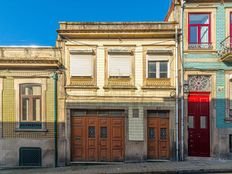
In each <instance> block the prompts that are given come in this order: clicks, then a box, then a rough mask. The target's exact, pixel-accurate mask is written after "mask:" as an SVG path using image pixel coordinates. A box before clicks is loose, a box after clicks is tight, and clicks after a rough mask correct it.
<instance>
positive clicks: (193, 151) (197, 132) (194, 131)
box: [188, 92, 210, 157]
mask: <svg viewBox="0 0 232 174" xmlns="http://www.w3.org/2000/svg"><path fill="white" fill-rule="evenodd" d="M194 96H196V101H197V103H198V104H199V102H200V101H199V99H200V96H206V97H207V98H205V99H206V101H207V105H208V111H203V112H206V113H207V114H208V115H207V118H208V119H207V124H206V126H207V128H206V129H203V128H201V127H200V124H201V123H200V116H202V115H201V114H202V113H200V112H202V111H200V107H201V106H203V107H207V106H204V105H203V104H204V103H203V104H202V105H193V106H194V107H195V108H191V109H190V107H192V105H190V101H189V100H190V99H191V98H192V97H193V98H192V99H194ZM203 99H204V98H203ZM190 110H194V112H195V114H194V115H192V114H193V113H190ZM190 114H191V115H190ZM203 114H204V115H203V116H205V113H203ZM189 116H194V128H189V126H188V155H189V156H202V157H208V156H210V93H209V92H190V93H189V99H188V119H189ZM202 137H203V138H202ZM206 143H207V144H206ZM202 144H203V146H202Z"/></svg>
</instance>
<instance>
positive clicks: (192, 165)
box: [0, 160, 232, 174]
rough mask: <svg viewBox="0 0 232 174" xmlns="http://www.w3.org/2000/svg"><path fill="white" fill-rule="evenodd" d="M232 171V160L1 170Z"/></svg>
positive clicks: (15, 173)
mask: <svg viewBox="0 0 232 174" xmlns="http://www.w3.org/2000/svg"><path fill="white" fill-rule="evenodd" d="M207 172H208V173H223V172H228V173H230V172H231V173H232V161H222V160H220V161H219V160H209V161H205V160H202V161H185V162H171V161H168V162H146V163H124V164H121V163H119V164H114V165H112V164H111V165H75V166H68V167H61V168H41V169H11V170H0V173H1V174H31V173H33V174H38V173H43V174H55V173H58V174H61V173H62V174H106V173H109V174H123V173H128V174H136V173H139V174H146V173H147V174H148V173H149V174H152V173H207Z"/></svg>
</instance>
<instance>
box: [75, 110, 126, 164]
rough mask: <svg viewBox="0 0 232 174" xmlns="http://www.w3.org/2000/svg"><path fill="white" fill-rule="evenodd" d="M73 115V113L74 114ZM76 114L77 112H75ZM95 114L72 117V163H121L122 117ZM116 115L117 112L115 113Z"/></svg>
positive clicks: (122, 151) (122, 145)
mask: <svg viewBox="0 0 232 174" xmlns="http://www.w3.org/2000/svg"><path fill="white" fill-rule="evenodd" d="M74 113H75V112H74ZM77 113H78V112H77ZM105 113H108V114H103V115H100V114H99V112H98V111H95V114H89V115H88V112H86V114H85V115H82V116H80V115H78V114H76V115H75V114H74V115H72V120H71V124H72V133H71V134H72V135H71V136H72V147H71V158H72V161H123V160H124V138H125V136H124V117H123V115H121V114H120V113H122V112H118V115H117V114H116V115H115V114H114V115H110V113H111V112H105ZM116 113H117V112H116Z"/></svg>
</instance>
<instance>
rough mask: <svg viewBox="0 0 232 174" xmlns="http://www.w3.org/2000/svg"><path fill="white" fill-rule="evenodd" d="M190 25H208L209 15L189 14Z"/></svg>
mask: <svg viewBox="0 0 232 174" xmlns="http://www.w3.org/2000/svg"><path fill="white" fill-rule="evenodd" d="M189 20H190V22H189V23H190V24H209V14H190V17H189Z"/></svg>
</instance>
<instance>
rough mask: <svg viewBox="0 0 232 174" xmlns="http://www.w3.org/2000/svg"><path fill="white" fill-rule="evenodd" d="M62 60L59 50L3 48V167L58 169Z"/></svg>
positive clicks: (0, 145)
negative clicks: (57, 104) (58, 79)
mask: <svg viewBox="0 0 232 174" xmlns="http://www.w3.org/2000/svg"><path fill="white" fill-rule="evenodd" d="M60 60H61V52H60V50H59V49H57V48H50V47H38V48H33V47H1V48H0V100H1V105H0V123H1V124H0V154H1V155H0V166H3V167H13V166H24V165H38V166H54V156H55V146H54V140H55V139H54V123H55V122H54V121H55V120H54V108H55V107H54V105H55V101H54V100H55V98H54V97H55V95H56V94H55V88H54V85H56V83H58V82H56V80H55V79H53V78H52V77H53V76H54V74H56V73H57V70H58V68H59V67H60Z"/></svg>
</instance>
